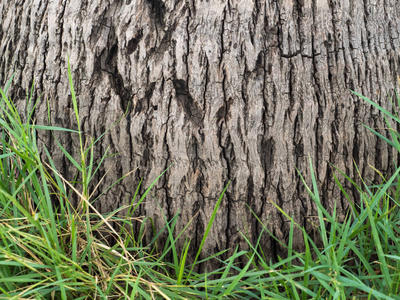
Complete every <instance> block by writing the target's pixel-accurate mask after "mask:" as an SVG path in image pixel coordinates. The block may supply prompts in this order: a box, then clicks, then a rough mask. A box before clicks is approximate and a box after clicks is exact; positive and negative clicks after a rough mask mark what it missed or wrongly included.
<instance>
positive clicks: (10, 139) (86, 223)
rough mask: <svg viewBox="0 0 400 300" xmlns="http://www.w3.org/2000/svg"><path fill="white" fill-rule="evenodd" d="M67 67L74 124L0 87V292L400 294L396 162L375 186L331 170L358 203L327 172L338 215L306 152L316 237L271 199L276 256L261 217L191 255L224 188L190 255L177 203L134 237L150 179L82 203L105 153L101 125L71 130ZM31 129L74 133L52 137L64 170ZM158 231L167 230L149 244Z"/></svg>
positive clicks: (69, 295) (145, 221)
mask: <svg viewBox="0 0 400 300" xmlns="http://www.w3.org/2000/svg"><path fill="white" fill-rule="evenodd" d="M68 76H69V83H70V89H71V96H72V103H73V108H74V111H75V116H76V122H77V130H75V131H74V130H69V129H62V128H57V127H54V126H39V125H37V124H35V122H34V120H33V115H34V109H35V106H36V103H37V102H34V101H33V99H32V92H31V94H30V96H28V99H27V105H26V106H27V107H28V110H27V112H26V115H24V117H23V118H22V117H21V115H20V114H19V112H18V111H17V109H16V107H15V105H14V104H13V102H12V101H11V100H10V99H9V98H8V97H7V90H8V87H9V85H10V83H9V84H8V85H7V86H6V87H5V89H4V90H0V94H1V102H0V141H1V148H0V298H1V299H298V300H300V299H301V300H305V299H400V297H399V296H398V295H399V294H400V272H399V269H400V210H399V203H398V202H399V198H400V197H399V195H400V194H399V191H400V187H399V186H400V185H399V184H398V183H399V182H400V175H399V173H400V168H399V169H397V170H396V171H395V172H394V174H393V175H392V176H390V177H388V178H386V177H382V183H381V184H380V185H378V186H371V185H370V184H369V183H368V182H365V181H363V180H361V182H362V185H357V184H356V180H354V179H351V178H349V177H348V176H347V175H346V174H344V173H343V172H341V171H340V170H337V171H336V174H341V175H343V176H344V178H345V179H346V180H349V181H350V182H351V183H352V184H353V185H354V187H355V189H357V191H358V193H359V195H360V197H359V198H360V199H361V201H360V202H357V203H358V204H357V203H356V202H355V201H354V199H352V198H351V197H350V195H349V194H348V193H347V191H346V189H345V188H344V187H343V183H342V182H340V181H339V180H338V178H337V177H336V176H335V180H336V183H337V185H338V187H339V188H340V189H341V191H342V193H343V195H344V197H346V199H347V200H348V202H349V207H350V209H349V211H348V212H347V215H346V218H345V219H344V221H343V220H341V221H339V219H338V217H337V212H336V207H335V209H333V211H332V212H328V211H327V210H326V209H325V208H324V207H323V205H322V202H323V201H322V199H321V196H320V193H319V191H318V188H317V179H316V178H315V175H314V171H313V165H312V163H311V159H310V168H311V171H312V172H311V174H312V176H311V178H309V179H306V178H303V177H302V176H301V174H300V177H301V180H303V183H304V185H305V186H306V188H307V190H308V192H309V195H310V197H311V198H312V199H313V201H314V203H315V205H316V207H317V211H318V216H317V217H318V224H319V228H318V230H319V234H320V241H321V243H322V244H319V243H318V244H317V243H316V242H315V241H314V240H313V239H312V238H311V237H310V236H309V235H308V233H307V232H306V231H305V229H304V228H303V227H302V226H300V225H299V224H297V223H296V222H295V220H294V219H293V218H292V217H291V216H290V215H289V214H288V213H286V212H285V211H283V210H282V209H281V208H280V207H279V206H278V205H276V204H275V206H276V208H277V209H278V210H279V211H280V212H281V213H282V214H283V215H284V216H285V217H286V218H288V220H289V221H290V225H291V226H290V231H289V241H288V243H287V244H284V243H283V242H282V241H280V240H278V239H277V241H278V242H279V243H280V244H281V247H284V248H287V251H286V252H287V256H285V257H279V259H278V261H271V260H269V258H268V255H266V254H265V253H264V252H263V249H261V247H260V241H261V240H262V239H263V238H266V235H267V234H268V235H272V234H271V232H270V231H269V226H268V224H264V223H262V222H261V221H259V222H260V224H261V226H262V228H263V230H262V233H261V234H260V236H259V237H258V238H257V240H256V242H255V243H252V242H251V241H250V240H249V239H248V236H247V234H245V233H243V234H242V236H243V239H244V240H246V241H247V243H248V250H243V249H239V247H236V248H235V249H233V251H232V253H233V254H232V255H231V256H229V257H228V258H226V259H222V256H221V254H223V253H226V252H225V251H222V252H221V253H217V254H212V255H209V256H208V257H206V258H205V259H202V260H199V258H200V254H201V253H202V248H203V245H204V244H205V241H206V239H207V236H208V233H209V232H210V228H211V226H212V225H213V222H214V220H215V218H216V213H217V210H218V207H219V205H220V204H221V202H222V199H223V195H224V192H225V191H226V188H225V190H224V191H222V194H221V196H220V197H219V199H218V200H217V202H216V206H215V208H214V210H213V212H212V214H211V218H210V220H209V223H208V224H207V226H206V229H205V232H204V237H203V239H202V241H201V242H200V247H199V249H196V251H195V253H196V255H194V257H192V258H191V259H189V258H188V253H189V252H190V251H189V250H191V241H190V240H189V239H187V240H186V241H185V243H184V246H183V248H182V249H178V248H177V246H176V245H177V244H178V243H177V241H178V239H180V238H182V236H183V232H184V231H182V232H176V224H177V222H179V214H177V215H176V216H174V217H173V218H172V219H170V220H169V219H167V218H166V217H165V216H164V218H165V226H164V228H162V230H161V231H160V232H156V233H155V234H154V237H153V239H152V240H151V241H150V242H148V243H147V244H144V242H143V240H144V239H143V236H144V232H145V231H146V227H148V226H152V220H151V216H144V217H134V216H136V213H135V211H136V210H137V208H138V207H139V206H140V204H141V202H142V201H143V200H144V199H145V197H146V196H147V195H149V194H150V195H151V188H152V186H153V185H154V184H155V183H156V181H157V180H158V178H156V179H155V181H154V182H153V183H152V184H151V185H150V186H149V187H148V188H147V189H146V190H145V191H144V192H143V193H142V195H139V190H140V185H139V186H138V187H137V190H136V194H135V195H134V197H133V198H132V199H131V201H130V203H128V204H127V205H126V206H123V207H120V208H119V209H117V210H115V211H113V212H110V213H100V212H98V211H97V210H96V209H95V207H94V206H93V203H94V202H95V201H96V199H97V198H94V196H93V195H95V194H98V193H96V187H97V186H98V185H99V184H100V182H95V181H94V179H95V178H97V176H96V174H97V172H98V170H99V168H100V165H101V164H102V162H103V161H104V160H105V159H106V158H107V155H108V153H106V154H105V155H104V156H103V157H101V158H99V159H97V158H95V157H94V147H95V146H96V144H97V143H98V142H99V141H100V140H101V138H102V136H101V137H99V138H98V139H96V140H94V139H90V138H88V137H87V136H85V135H83V133H82V132H81V128H80V120H79V111H78V105H77V99H76V95H75V91H74V86H73V82H72V76H71V71H70V68H69V65H68ZM10 82H11V81H10ZM358 96H360V97H361V98H363V99H364V100H365V101H367V102H368V103H370V104H371V105H373V106H374V107H376V108H377V109H379V110H380V111H381V112H382V113H383V114H384V116H385V120H386V123H387V126H388V129H389V132H390V135H391V139H388V138H386V137H385V135H384V134H382V133H378V132H377V131H376V130H374V129H372V128H369V127H367V128H369V129H370V130H371V131H372V132H373V133H374V134H376V135H377V136H378V137H380V138H382V139H384V140H385V141H386V142H387V143H389V144H390V145H391V146H393V147H395V148H396V149H397V150H398V151H399V152H400V141H399V139H400V135H399V133H397V132H396V131H395V130H394V129H393V128H391V127H390V122H389V118H390V119H392V121H394V122H397V123H400V119H399V117H398V115H397V114H391V113H389V112H388V111H386V110H384V109H383V108H381V107H379V106H378V105H377V104H375V103H374V102H372V101H370V100H369V99H367V98H365V97H363V96H361V95H358ZM397 98H398V101H399V106H400V99H399V97H397ZM39 130H49V131H51V133H52V132H53V131H55V130H62V131H68V134H72V135H77V136H78V137H79V147H78V149H75V150H76V151H75V152H74V153H78V155H76V154H74V155H73V154H71V153H68V152H67V151H66V150H65V148H64V147H63V146H62V145H61V144H60V143H59V142H56V144H57V145H58V146H59V147H60V149H61V151H62V152H63V153H64V155H65V157H66V159H68V160H69V162H70V163H71V165H73V166H74V167H75V168H76V176H75V178H74V179H73V180H67V179H66V178H64V176H63V174H61V173H60V172H59V171H58V170H57V166H56V165H55V163H54V161H53V159H52V157H51V155H50V154H49V152H48V151H47V149H46V147H45V145H40V146H38V145H37V132H38V131H39ZM54 139H55V140H56V138H55V137H54ZM56 141H57V140H56ZM41 153H42V154H41ZM160 176H162V174H161V175H160ZM122 179H123V178H121V179H120V180H122ZM120 180H118V181H117V182H115V183H114V184H118V183H119V181H120ZM309 181H311V182H310V183H311V184H309V183H308V182H309ZM72 199H74V201H72ZM76 200H78V201H76ZM72 202H73V203H74V205H73V204H72ZM161 211H162V210H161ZM122 212H123V213H122ZM254 217H255V218H257V216H256V214H254ZM133 224H136V226H133ZM137 225H138V226H137ZM189 225H190V223H189V224H186V226H185V228H187V227H188V226H189ZM134 228H139V230H138V231H135V230H134ZM152 229H153V228H152ZM295 232H300V233H301V234H302V236H303V239H304V245H305V249H304V251H303V252H296V251H295V250H294V249H293V247H292V245H293V241H294V234H295ZM104 234H105V235H106V236H107V239H104V238H102V235H104ZM161 234H163V236H166V237H167V238H166V241H165V242H164V244H163V245H161V246H160V245H159V244H158V243H157V240H158V237H159V236H161ZM110 239H112V241H110ZM180 244H181V243H180ZM191 252H193V251H191ZM203 254H204V253H203ZM203 256H204V255H203ZM211 261H213V262H217V263H216V264H214V265H216V266H218V267H216V269H214V270H208V272H207V271H205V272H203V273H201V272H199V271H198V270H199V268H197V266H199V264H203V263H210V262H211Z"/></svg>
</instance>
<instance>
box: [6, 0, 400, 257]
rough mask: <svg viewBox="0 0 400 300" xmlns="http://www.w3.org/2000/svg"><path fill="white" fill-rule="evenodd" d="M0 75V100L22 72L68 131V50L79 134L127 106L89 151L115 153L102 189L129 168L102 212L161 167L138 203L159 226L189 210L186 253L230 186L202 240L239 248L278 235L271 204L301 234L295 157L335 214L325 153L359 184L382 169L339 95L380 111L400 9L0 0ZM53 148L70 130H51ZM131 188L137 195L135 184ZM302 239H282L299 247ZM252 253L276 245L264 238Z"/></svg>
mask: <svg viewBox="0 0 400 300" xmlns="http://www.w3.org/2000/svg"><path fill="white" fill-rule="evenodd" d="M0 18H1V19H0V20H1V27H0V49H1V53H2V55H1V56H0V83H1V84H2V85H4V84H5V82H6V81H7V80H8V79H9V78H10V77H11V75H12V74H13V73H14V72H15V76H14V81H13V86H12V90H11V95H12V96H13V99H14V100H15V101H16V102H17V104H18V105H19V107H21V108H23V107H24V104H23V103H24V97H25V91H26V90H27V89H28V88H29V87H30V85H31V84H32V82H33V79H34V78H35V88H36V90H37V91H38V92H39V93H43V96H42V98H41V99H42V100H41V102H40V105H39V107H38V111H37V113H36V118H37V122H38V123H47V112H46V111H47V108H46V101H45V100H46V99H49V101H50V106H51V116H52V123H53V125H58V126H65V127H69V128H76V124H75V122H74V113H73V109H72V104H71V97H70V93H69V86H68V78H67V64H66V58H67V54H69V55H70V60H71V65H72V74H73V79H74V82H75V88H76V91H77V96H78V99H79V108H80V115H81V119H82V123H83V129H84V132H85V134H87V135H88V136H92V137H98V136H100V134H101V133H102V132H104V130H105V129H107V128H109V127H110V126H111V125H112V124H113V123H114V122H115V121H116V120H117V119H118V118H120V117H121V116H122V115H123V113H124V112H125V110H126V109H127V108H128V103H129V102H130V101H131V102H132V103H131V105H130V106H129V110H128V115H127V116H126V118H124V119H123V120H122V121H121V122H120V123H119V125H118V126H116V127H114V128H113V129H112V130H111V132H110V134H108V135H106V137H105V139H104V140H103V141H102V142H101V145H100V146H99V147H98V148H96V149H97V150H96V155H97V156H100V155H102V154H103V153H104V152H105V151H106V149H107V147H109V146H110V147H111V152H118V153H120V155H119V156H118V159H116V158H115V157H113V158H111V159H108V160H107V161H106V162H105V165H104V168H103V169H102V171H101V174H100V175H102V174H104V172H105V171H106V170H107V171H108V176H107V179H106V180H105V182H104V184H103V185H102V187H101V188H103V189H104V188H105V186H107V185H109V184H111V183H112V182H113V181H114V180H116V179H117V178H118V177H120V176H122V175H124V174H126V173H128V172H129V171H131V170H134V169H136V168H138V169H137V171H136V172H135V173H134V175H132V176H130V177H128V178H127V179H125V180H124V181H123V182H122V184H120V185H118V186H116V187H115V188H113V189H111V190H110V191H109V192H107V194H106V195H105V196H104V197H101V199H100V200H99V201H98V202H97V203H96V206H97V207H98V208H99V209H100V210H101V211H103V212H105V211H111V210H113V209H116V208H117V207H119V206H121V205H122V204H124V203H126V202H127V199H129V198H131V197H132V196H133V194H134V191H135V189H136V187H137V184H138V182H139V179H140V178H143V179H144V182H143V187H147V186H149V185H150V183H151V182H152V181H153V180H154V179H155V178H156V177H157V176H158V175H159V174H160V173H161V172H162V171H163V170H165V169H166V168H167V167H168V166H169V165H170V164H173V165H172V167H171V168H170V169H169V171H168V172H167V173H166V174H165V175H164V176H163V177H162V179H161V180H160V181H159V182H158V184H157V185H156V187H155V189H154V190H153V191H154V198H153V197H147V200H146V203H145V204H144V205H143V206H142V207H141V211H140V213H141V214H143V215H146V216H148V217H151V218H153V220H154V222H155V224H156V226H157V227H158V228H160V227H162V226H163V224H164V221H163V216H162V213H161V210H160V209H159V207H158V204H157V202H156V200H155V199H157V200H158V202H159V203H160V206H161V208H162V211H163V213H164V214H165V215H166V216H167V217H168V218H171V217H172V216H173V215H174V214H176V213H177V212H178V211H180V213H181V215H180V220H179V222H178V225H177V230H180V229H182V228H183V227H184V226H185V225H186V224H187V222H189V220H190V219H191V218H192V217H193V216H195V215H196V213H198V215H197V216H196V218H195V219H194V222H193V224H192V226H190V227H189V228H188V230H187V232H186V234H185V236H188V237H191V238H192V239H193V240H194V241H193V242H192V245H193V246H194V248H193V249H194V251H195V250H196V245H197V246H198V245H199V242H200V241H201V238H202V234H203V232H204V229H205V227H206V225H207V222H208V220H209V218H210V216H211V213H212V210H213V208H214V205H215V203H216V201H217V199H218V197H219V195H220V193H221V192H222V190H223V188H224V186H225V185H226V184H227V183H228V181H229V180H232V183H231V185H230V186H229V189H228V191H227V193H226V196H225V198H224V201H223V202H222V205H221V207H220V210H219V213H218V214H217V217H216V219H215V223H214V226H213V227H212V229H211V233H210V236H209V239H208V240H207V242H206V246H205V248H206V250H207V251H209V252H216V251H219V250H222V249H225V248H235V246H236V245H237V244H238V243H239V244H240V245H241V248H245V247H246V246H245V243H244V240H243V238H242V237H241V235H240V231H241V232H243V233H246V232H247V234H248V235H250V236H251V239H252V240H254V239H255V238H257V237H258V235H259V234H260V232H261V229H262V226H261V225H260V224H259V223H258V222H257V221H256V218H255V217H254V216H253V215H252V213H251V212H250V210H249V209H248V208H247V206H246V205H249V206H250V207H251V208H252V210H253V211H254V213H255V214H256V215H257V216H258V217H259V218H260V220H262V221H263V222H264V223H265V224H267V227H268V228H269V230H271V232H273V233H274V234H275V235H276V236H277V237H278V238H279V239H281V240H285V239H287V235H288V229H289V223H288V222H287V220H286V219H285V218H284V217H283V216H282V215H280V214H279V213H278V211H277V210H276V209H275V208H274V206H273V205H272V204H271V203H270V201H274V202H276V203H277V204H278V205H280V206H281V207H282V208H283V209H284V210H285V211H287V212H288V214H289V215H293V217H294V219H295V220H296V221H297V222H298V223H299V224H300V225H302V226H305V227H306V228H307V230H311V229H312V223H313V222H314V223H315V219H314V218H313V217H314V216H315V215H316V211H315V207H314V206H313V204H312V202H311V200H310V198H309V197H308V196H307V193H306V192H305V189H304V188H303V186H302V183H301V182H300V180H299V177H298V175H297V173H296V170H295V166H296V167H297V168H298V169H299V170H300V171H301V172H303V174H304V176H305V178H307V179H308V180H309V178H310V171H309V166H308V155H310V156H311V158H312V160H313V163H314V167H315V169H316V172H317V179H318V184H319V185H320V188H321V198H322V199H323V202H324V205H325V206H326V207H327V208H328V209H330V210H332V208H333V206H334V203H335V201H336V205H337V211H338V215H339V217H341V218H342V217H343V216H344V214H345V212H346V208H347V206H348V205H347V203H346V200H345V199H344V198H343V197H342V196H341V195H340V193H339V190H338V189H337V188H336V187H334V184H333V177H332V170H331V168H330V166H329V164H328V162H331V163H333V164H334V165H336V166H338V167H339V168H340V169H341V170H343V171H345V172H346V173H347V174H349V175H350V176H353V177H356V170H355V168H354V165H353V160H355V162H356V163H357V164H358V165H359V167H360V169H361V173H362V174H363V175H364V176H365V177H366V178H374V172H373V171H372V170H371V169H370V168H369V167H368V164H371V165H374V166H375V167H377V168H378V169H380V170H383V171H386V170H389V166H390V165H391V162H392V160H393V159H394V158H395V155H394V152H393V150H392V149H389V148H388V146H387V145H386V144H384V143H382V142H380V141H378V140H377V139H376V138H375V137H373V136H372V134H369V133H367V132H366V130H365V129H364V128H363V127H362V125H361V123H365V124H368V125H369V126H371V127H383V124H382V122H381V116H380V115H379V113H378V111H377V110H374V109H372V108H371V107H370V105H368V104H366V103H363V102H362V101H360V100H359V99H357V98H356V97H354V96H352V95H351V93H350V92H349V89H352V90H356V91H358V92H361V93H363V94H364V95H366V96H369V97H371V98H372V99H374V100H376V101H378V102H379V103H380V104H381V105H383V106H384V107H390V104H389V100H388V98H387V96H386V92H388V91H390V90H392V89H393V88H394V87H395V86H396V84H397V74H398V72H399V59H400V55H399V49H400V42H399V30H400V7H399V5H398V3H397V1H396V0H386V1H383V0H380V1H379V0H365V1H352V0H347V1H346V0H321V1H319V0H318V1H315V0H298V1H291V0H290V1H289V0H284V1H271V0H269V1H258V0H254V1H250V0H247V1H246V0H243V1H233V0H223V1H202V0H191V1H189V0H187V1H181V0H165V1H164V0H136V1H131V0H127V1H103V0H94V1H81V0H79V1H77V0H63V1H61V0H57V1H43V0H36V1H16V0H12V1H2V2H1V4H0ZM57 137H58V139H60V141H61V143H62V144H63V145H66V147H67V149H68V150H70V151H73V149H77V148H78V140H77V137H76V136H70V135H60V134H58V135H57ZM41 138H42V139H43V140H44V141H45V143H46V144H47V146H48V147H49V148H50V150H51V153H52V155H53V156H54V159H55V161H56V163H57V164H58V166H59V167H60V169H61V170H62V171H63V173H64V174H66V176H69V175H68V174H71V170H72V168H71V166H70V165H68V164H67V162H66V160H65V158H64V157H63V155H62V153H61V151H59V150H58V149H57V147H55V146H54V144H55V143H54V141H53V138H52V137H51V136H50V135H46V134H43V135H42V136H41ZM141 192H143V189H142V191H141ZM301 240H302V236H301V234H296V235H295V241H294V244H295V245H296V247H301V246H302V241H301ZM262 246H263V247H264V250H265V253H266V254H267V255H271V256H274V255H276V254H277V251H278V252H279V251H280V249H279V245H278V244H277V243H276V242H275V241H274V240H273V239H272V238H269V237H268V236H266V237H265V238H264V239H262Z"/></svg>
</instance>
